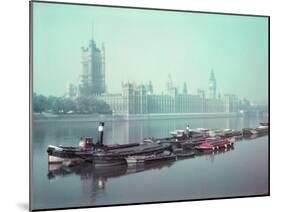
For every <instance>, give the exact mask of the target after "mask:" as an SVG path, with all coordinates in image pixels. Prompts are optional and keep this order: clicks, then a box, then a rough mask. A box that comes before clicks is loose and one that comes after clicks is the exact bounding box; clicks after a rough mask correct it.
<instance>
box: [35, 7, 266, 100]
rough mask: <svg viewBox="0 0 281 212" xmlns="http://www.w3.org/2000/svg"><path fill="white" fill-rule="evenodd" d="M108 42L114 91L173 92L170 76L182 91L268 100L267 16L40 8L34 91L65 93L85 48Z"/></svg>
mask: <svg viewBox="0 0 281 212" xmlns="http://www.w3.org/2000/svg"><path fill="white" fill-rule="evenodd" d="M92 24H93V25H94V40H95V41H96V43H97V45H98V46H99V47H100V46H101V43H102V42H104V43H105V50H106V84H107V88H108V91H109V92H111V93H116V92H120V91H121V82H122V81H128V80H129V81H132V82H133V81H134V82H137V83H138V82H139V83H140V82H148V81H149V80H151V81H152V82H153V85H154V90H155V91H156V92H157V93H161V92H162V91H165V90H166V82H167V79H168V74H169V73H170V74H171V76H172V79H173V81H174V83H175V85H177V86H178V87H179V89H180V91H181V90H182V87H183V82H184V81H186V83H187V87H188V91H189V92H190V93H196V92H197V89H205V90H207V88H208V79H209V75H210V71H211V69H213V70H214V73H215V76H216V79H217V90H218V91H219V92H221V93H222V94H223V93H234V94H237V95H238V96H239V97H241V98H242V97H246V98H248V99H251V100H255V101H267V94H268V22H267V19H266V18H263V17H246V16H226V15H214V14H202V13H183V12H167V11H152V10H139V9H124V8H108V7H90V6H77V5H62V4H43V3H34V28H33V33H34V34H33V36H34V43H33V44H34V61H33V65H34V91H35V92H37V93H39V94H44V95H56V96H59V95H63V93H64V91H65V85H66V83H67V82H72V83H75V84H77V83H78V79H79V75H80V74H81V73H82V65H81V47H82V46H87V45H88V42H89V40H90V39H91V36H92Z"/></svg>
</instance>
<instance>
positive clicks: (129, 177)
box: [32, 118, 268, 209]
mask: <svg viewBox="0 0 281 212" xmlns="http://www.w3.org/2000/svg"><path fill="white" fill-rule="evenodd" d="M260 121H261V119H259V118H251V119H248V118H220V119H190V120H188V124H189V125H190V126H191V128H197V127H206V128H231V129H241V128H244V127H256V126H257V125H258V123H259V122H260ZM263 121H264V120H263ZM186 124H187V120H184V119H177V120H147V121H115V122H107V123H105V143H107V144H111V143H120V144H124V143H132V142H137V141H141V140H142V139H143V138H145V137H149V136H154V137H165V136H169V132H170V131H172V130H175V129H183V128H184V127H185V126H186ZM97 126H98V123H97V122H65V121H64V122H60V121H48V122H47V121H44V122H38V121H37V122H34V127H33V163H32V166H33V172H32V178H33V179H32V180H33V184H32V185H33V192H32V197H33V203H32V207H33V209H42V208H61V207H77V206H94V205H108V204H120V203H137V202H155V201H168V200H184V199H198V198H200V199H202V198H214V197H229V196H246V195H260V194H266V193H267V192H268V160H267V159H268V137H267V136H264V137H259V138H256V139H251V140H241V141H238V142H236V143H235V149H233V150H229V151H226V152H220V153H217V154H207V155H202V156H196V157H194V158H190V159H184V160H178V161H175V162H164V163H163V162H162V163H157V164H151V165H149V166H145V167H143V166H140V167H133V168H128V167H126V166H118V167H113V168H98V169H97V168H93V167H92V166H91V165H90V164H85V165H82V166H77V167H72V168H62V167H60V166H58V165H56V166H48V162H47V152H46V149H47V146H48V145H49V144H53V145H59V144H61V145H68V146H69V145H72V146H77V145H78V142H79V138H80V137H81V136H92V137H94V138H96V137H97V132H96V131H97V130H96V129H97Z"/></svg>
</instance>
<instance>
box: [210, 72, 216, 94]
mask: <svg viewBox="0 0 281 212" xmlns="http://www.w3.org/2000/svg"><path fill="white" fill-rule="evenodd" d="M216 92H217V82H216V77H215V74H214V70H213V69H212V70H211V74H210V78H209V98H210V99H216Z"/></svg>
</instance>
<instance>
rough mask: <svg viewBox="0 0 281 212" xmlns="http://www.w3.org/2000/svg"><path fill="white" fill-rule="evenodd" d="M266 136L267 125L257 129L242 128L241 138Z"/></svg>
mask: <svg viewBox="0 0 281 212" xmlns="http://www.w3.org/2000/svg"><path fill="white" fill-rule="evenodd" d="M266 134H268V125H261V126H259V127H257V128H244V129H243V136H244V137H249V136H252V135H257V136H261V135H266Z"/></svg>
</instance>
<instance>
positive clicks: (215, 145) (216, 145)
mask: <svg viewBox="0 0 281 212" xmlns="http://www.w3.org/2000/svg"><path fill="white" fill-rule="evenodd" d="M233 146H234V138H230V139H229V138H220V137H215V138H207V139H206V141H205V142H204V143H202V144H200V145H199V146H196V147H195V149H196V150H198V151H208V150H211V151H214V150H218V149H222V148H229V147H233Z"/></svg>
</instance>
